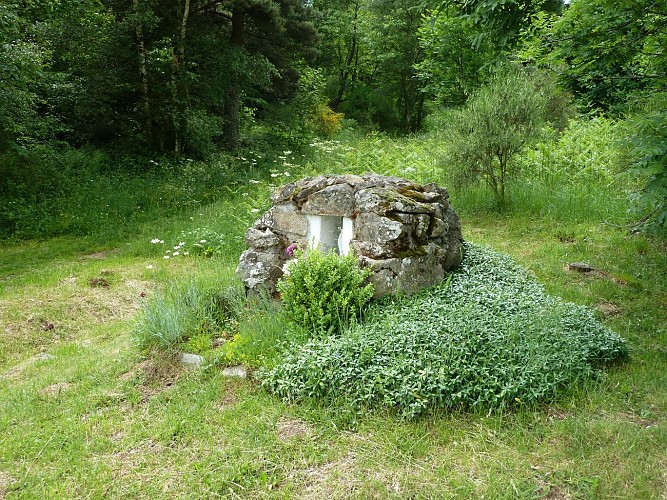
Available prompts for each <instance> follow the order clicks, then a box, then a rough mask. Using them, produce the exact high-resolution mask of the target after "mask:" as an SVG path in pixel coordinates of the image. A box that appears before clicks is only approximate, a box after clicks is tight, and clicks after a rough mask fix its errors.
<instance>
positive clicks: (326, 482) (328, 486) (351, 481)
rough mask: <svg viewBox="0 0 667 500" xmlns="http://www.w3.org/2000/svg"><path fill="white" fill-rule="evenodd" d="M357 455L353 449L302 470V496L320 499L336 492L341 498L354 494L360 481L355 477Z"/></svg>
mask: <svg viewBox="0 0 667 500" xmlns="http://www.w3.org/2000/svg"><path fill="white" fill-rule="evenodd" d="M356 466H357V457H356V455H355V453H354V452H353V451H350V452H348V453H347V455H345V456H343V457H341V458H339V459H338V460H336V461H333V462H327V463H325V464H322V465H318V466H315V467H309V468H308V469H305V470H303V471H300V472H299V473H298V475H299V476H300V479H301V480H302V481H303V484H304V488H303V490H302V491H301V492H300V493H299V497H300V498H308V499H315V498H317V499H320V498H326V497H331V496H332V492H334V491H335V492H336V495H337V496H338V497H339V498H345V497H348V496H351V495H354V493H355V492H357V491H358V490H359V486H360V482H359V480H358V479H356V478H355V477H354V471H355V469H356Z"/></svg>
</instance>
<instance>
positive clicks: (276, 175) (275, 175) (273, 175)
mask: <svg viewBox="0 0 667 500" xmlns="http://www.w3.org/2000/svg"><path fill="white" fill-rule="evenodd" d="M279 175H280V174H271V177H278V176H279Z"/></svg>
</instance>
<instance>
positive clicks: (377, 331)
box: [262, 244, 628, 417]
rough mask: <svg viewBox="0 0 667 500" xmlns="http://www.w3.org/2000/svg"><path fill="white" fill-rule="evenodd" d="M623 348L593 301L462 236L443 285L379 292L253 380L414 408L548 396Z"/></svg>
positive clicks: (343, 399) (289, 393) (288, 395)
mask: <svg viewBox="0 0 667 500" xmlns="http://www.w3.org/2000/svg"><path fill="white" fill-rule="evenodd" d="M627 353H628V350H627V347H626V345H625V342H624V341H623V340H622V339H621V338H620V337H619V336H618V335H616V334H615V333H613V332H612V331H610V330H608V329H607V328H605V327H604V326H603V325H601V324H600V323H598V322H597V321H596V320H595V317H594V316H593V314H592V312H591V311H590V310H588V309H586V308H585V307H582V306H577V305H574V304H569V303H566V302H564V301H562V300H561V299H559V298H555V297H551V296H548V295H546V294H545V292H544V289H543V287H542V286H541V285H539V284H537V283H536V282H535V280H534V278H533V277H532V276H530V275H529V274H528V273H527V272H526V271H525V270H524V269H523V268H521V267H520V266H518V265H516V264H515V263H513V262H512V261H511V260H510V259H509V258H508V257H505V256H502V255H499V254H497V253H494V252H492V251H490V250H486V249H484V248H482V247H478V246H475V245H472V244H467V245H466V254H465V258H464V262H463V264H462V266H461V267H460V268H459V269H458V270H457V271H456V272H455V273H454V274H453V275H452V276H451V277H450V279H449V280H448V281H447V282H446V283H444V284H443V285H440V286H436V287H434V288H431V289H429V290H426V291H425V292H423V293H421V294H419V295H418V296H415V297H413V298H409V299H400V300H395V299H394V300H392V301H385V302H384V303H383V304H380V305H378V306H376V307H375V308H374V309H373V311H372V313H371V314H370V315H369V316H368V318H367V321H366V322H364V323H363V324H361V325H358V326H357V327H355V328H353V329H352V330H351V331H350V332H348V333H346V334H344V335H342V336H340V337H329V338H324V339H317V340H313V341H310V342H308V343H307V344H305V345H304V346H303V347H302V348H301V349H300V350H299V351H298V352H290V353H287V354H286V355H285V357H284V359H283V360H282V361H281V362H280V363H279V364H277V365H276V366H275V367H273V368H272V369H270V370H266V371H264V372H263V374H262V381H263V384H264V386H265V387H267V388H268V389H269V390H271V391H272V392H274V393H275V394H277V395H279V396H281V397H283V398H285V399H286V400H290V401H304V400H318V401H324V402H328V403H332V402H336V403H337V404H341V403H347V404H349V405H352V406H353V407H360V406H366V407H371V408H381V407H386V408H390V409H394V410H397V411H398V412H399V413H400V414H402V415H405V416H409V417H413V416H417V415H420V414H423V413H425V412H427V411H431V410H434V409H437V408H443V409H448V410H454V409H459V408H463V409H472V410H485V411H486V410H493V409H503V408H508V407H516V406H519V405H523V404H529V405H530V404H535V403H537V402H540V401H545V400H551V399H553V398H555V397H556V396H557V395H558V394H559V393H561V392H562V391H563V390H565V389H566V388H568V387H569V386H571V385H572V384H574V383H577V382H580V381H582V380H584V379H587V378H589V377H591V376H593V375H595V374H596V373H597V370H598V367H599V366H600V365H601V364H604V363H609V362H612V361H615V360H617V359H619V358H623V357H624V356H626V355H627Z"/></svg>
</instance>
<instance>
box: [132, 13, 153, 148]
mask: <svg viewBox="0 0 667 500" xmlns="http://www.w3.org/2000/svg"><path fill="white" fill-rule="evenodd" d="M132 6H133V9H134V13H135V14H136V15H137V16H139V0H132ZM135 32H136V36H137V55H138V56H139V93H140V95H141V98H140V99H141V115H142V116H141V118H142V122H143V133H144V137H145V138H146V142H148V147H150V148H152V147H153V146H154V145H155V137H154V135H153V117H152V115H151V102H150V96H149V93H148V92H149V91H148V65H147V64H146V44H145V42H144V28H143V25H142V23H141V21H139V20H137V26H136V28H135Z"/></svg>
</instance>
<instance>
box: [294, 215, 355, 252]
mask: <svg viewBox="0 0 667 500" xmlns="http://www.w3.org/2000/svg"><path fill="white" fill-rule="evenodd" d="M306 220H307V221H308V233H307V236H306V239H307V240H308V247H309V248H319V249H320V250H322V251H323V252H325V253H327V252H331V251H334V252H336V253H337V254H338V255H347V254H348V253H349V252H350V241H352V230H353V223H352V219H350V218H349V217H337V216H335V215H306Z"/></svg>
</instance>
